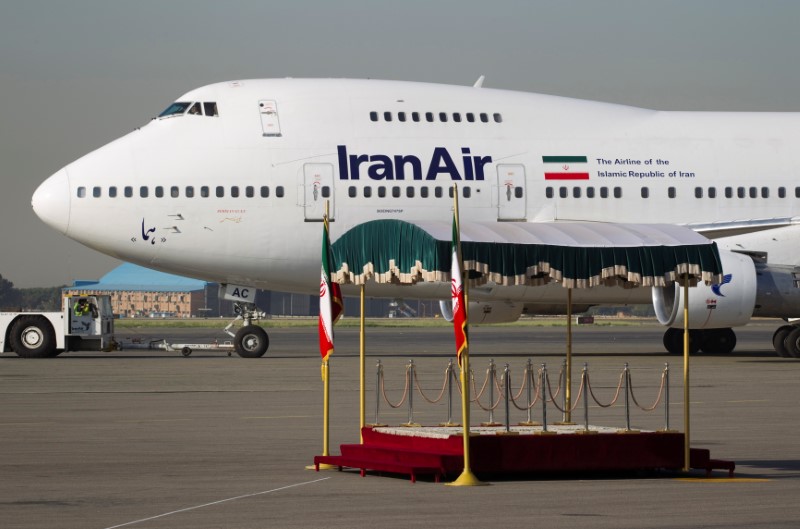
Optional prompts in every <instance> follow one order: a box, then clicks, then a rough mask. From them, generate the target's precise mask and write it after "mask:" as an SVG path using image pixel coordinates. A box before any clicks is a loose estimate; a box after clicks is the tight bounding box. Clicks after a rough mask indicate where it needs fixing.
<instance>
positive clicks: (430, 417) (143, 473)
mask: <svg viewBox="0 0 800 529" xmlns="http://www.w3.org/2000/svg"><path fill="white" fill-rule="evenodd" d="M777 325H778V322H774V321H765V322H759V323H756V324H755V325H750V326H748V327H746V328H744V329H739V330H737V334H738V337H739V345H738V347H737V350H736V352H735V353H734V354H732V355H728V356H708V355H698V356H695V357H692V360H691V374H690V377H691V379H690V388H691V410H692V411H691V438H692V446H695V447H704V448H709V449H711V454H712V457H714V458H718V459H727V460H733V461H735V462H736V465H737V470H736V477H735V478H734V479H728V477H727V473H725V472H717V473H715V474H714V475H713V476H712V478H711V479H707V478H706V477H705V475H704V473H702V472H691V473H690V474H688V475H682V474H674V473H659V474H632V475H631V474H628V475H573V476H529V477H527V478H526V479H505V480H504V479H496V478H494V479H490V480H489V483H490V485H489V486H486V487H450V486H446V485H444V484H437V483H433V482H432V481H425V480H421V481H418V482H417V483H416V484H411V483H410V482H409V480H408V479H407V478H406V477H384V476H377V475H368V476H367V477H365V478H362V477H360V476H359V474H358V472H355V471H345V472H338V471H323V472H319V473H317V472H314V471H313V470H307V469H306V466H307V465H310V464H311V463H312V460H313V457H314V455H318V454H320V453H321V452H322V384H321V380H320V360H319V353H318V349H317V336H316V329H315V328H285V329H272V330H270V337H271V342H272V344H271V348H270V351H269V352H268V353H267V355H266V356H265V357H264V358H261V359H256V360H252V359H242V358H239V357H237V356H235V355H234V356H233V357H228V356H227V354H226V353H224V352H214V351H199V350H197V351H195V352H194V353H193V354H192V355H191V356H190V357H188V358H184V357H183V356H181V355H180V353H177V352H166V351H146V350H145V351H140V350H124V351H121V352H113V353H97V352H86V353H69V354H65V355H62V356H60V357H58V358H56V359H48V360H26V359H20V358H17V357H16V356H15V355H13V354H11V355H4V356H2V357H0V399H2V400H1V402H2V407H0V440H1V441H2V450H0V527H2V528H36V529H46V528H81V529H83V528H98V529H100V528H111V527H132V528H137V529H148V528H149V529H152V528H292V527H302V528H310V527H330V528H339V527H341V528H373V527H390V528H393V527H397V528H409V527H426V528H427V527H464V528H470V527H484V526H497V527H522V526H526V527H527V526H539V527H556V528H558V527H571V528H574V527H593V528H627V527H630V528H644V527H676V528H677V527H768V528H779V527H786V528H789V527H792V528H796V527H798V526H799V525H800V510H798V508H797V506H796V501H797V498H798V497H800V445H799V444H798V441H797V434H798V423H799V422H800V402H799V401H800V399H799V398H798V397H800V391H798V383H799V382H798V379H800V360H790V359H782V358H779V357H777V356H775V354H774V352H772V350H771V345H770V342H771V336H772V332H773V331H774V329H775V328H776V327H777ZM662 333H663V329H661V328H660V327H658V326H656V325H644V326H635V327H579V328H575V336H574V355H575V373H576V374H575V375H574V376H575V379H576V380H577V378H578V376H579V372H580V369H581V367H582V365H583V363H584V362H587V363H588V369H589V371H590V374H591V380H592V386H593V390H594V392H595V395H596V397H597V398H598V400H600V401H610V400H611V398H612V397H613V394H614V392H615V388H616V386H617V382H618V380H619V374H620V370H621V369H622V367H623V365H624V364H625V363H626V362H628V363H629V364H630V369H631V374H632V381H633V386H634V391H635V395H636V397H637V399H638V401H639V403H640V404H642V405H643V406H647V405H649V404H652V402H653V401H654V399H655V396H656V394H657V393H658V386H659V382H660V377H661V373H662V371H663V369H664V365H665V363H667V362H669V364H670V378H671V385H670V389H671V392H670V393H671V402H670V406H669V408H670V420H671V426H672V427H673V428H678V429H682V425H683V413H682V410H683V390H682V375H683V367H682V359H681V358H680V357H672V356H669V355H666V354H664V352H663V348H662V346H661V335H662ZM119 334H120V336H121V337H122V338H130V337H133V336H134V335H136V336H139V337H141V338H144V339H145V341H146V340H148V339H156V338H165V339H168V340H170V341H173V342H182V341H184V342H197V341H203V340H210V339H212V338H214V337H217V338H219V337H220V336H221V335H220V333H219V332H217V331H215V330H207V329H192V330H183V329H163V330H157V331H153V330H141V329H131V330H127V329H126V330H124V331H121V332H120V333H119ZM336 338H337V340H336V345H337V350H336V352H335V353H334V356H333V357H332V359H331V371H332V382H331V427H330V438H331V452H332V453H338V445H339V444H341V443H350V442H357V441H358V332H357V330H356V329H350V328H340V329H337V335H336ZM564 343H565V329H564V328H548V327H543V328H525V327H476V328H473V329H471V344H472V347H471V362H472V367H473V368H474V370H475V376H476V379H477V380H478V385H479V386H480V384H481V382H482V380H483V379H484V376H485V372H486V369H487V367H488V362H489V360H490V359H494V360H495V362H496V363H497V364H498V369H499V370H500V371H502V369H503V367H504V365H505V364H506V363H508V364H509V366H510V369H511V373H512V375H511V380H512V387H514V388H515V389H517V388H519V384H520V378H521V374H522V372H523V369H524V366H525V363H526V362H527V360H528V358H530V359H531V360H532V362H533V364H534V365H536V366H538V365H540V364H541V363H546V364H547V366H548V370H550V371H551V372H556V373H557V372H558V370H559V369H560V365H561V361H562V358H563V352H564ZM367 350H368V355H369V356H368V359H367V419H368V421H370V422H371V421H372V420H373V419H374V412H375V393H376V392H375V372H376V364H377V361H378V360H380V361H381V363H382V365H383V368H384V373H385V380H386V396H387V397H388V398H389V399H390V400H392V401H395V402H396V401H399V400H400V399H401V397H402V394H403V388H404V373H405V369H406V367H405V366H406V365H407V363H408V361H409V359H413V360H414V363H415V366H416V369H417V372H418V378H419V380H420V385H421V386H422V388H423V391H424V393H425V394H426V396H428V397H429V398H430V399H431V400H434V398H435V397H437V396H438V395H439V393H440V391H441V389H442V384H443V379H444V378H443V377H444V372H445V368H446V366H447V362H448V360H449V359H451V358H452V355H453V354H452V351H453V341H452V331H450V330H449V329H446V328H445V329H442V328H391V329H389V328H370V329H368V334H367ZM554 378H555V377H554ZM414 399H415V400H414V408H415V409H414V419H415V420H416V421H417V422H421V423H423V424H437V423H439V422H442V421H443V420H445V419H446V414H447V406H446V404H445V402H444V400H445V399H446V397H444V398H443V400H442V401H440V402H439V403H437V404H428V403H427V402H425V401H424V399H423V398H421V396H420V394H419V393H416V394H415V395H414ZM482 400H484V403H488V400H487V396H486V394H484V396H483V397H482ZM455 409H458V405H457V404H456V406H455ZM581 410H582V408H581ZM549 413H550V415H549V416H550V417H553V416H554V410H553V409H550V410H549ZM472 414H473V421H474V422H480V421H483V420H486V419H487V418H488V414H487V413H486V412H484V411H483V410H481V409H480V408H479V407H477V406H473V411H472ZM524 415H525V414H524V412H521V411H519V410H516V409H512V417H511V420H512V421H519V420H522V419H524ZM576 418H577V419H578V420H581V419H582V411H581V413H580V415H579V416H578V417H576ZM379 419H380V420H381V421H382V422H386V423H389V424H399V423H403V422H406V420H407V419H408V410H407V408H406V407H405V405H403V406H401V407H399V408H397V409H393V408H390V407H389V406H388V405H387V404H386V403H385V402H382V403H381V409H380V415H379ZM495 419H496V420H502V419H503V413H502V412H501V411H500V409H498V411H497V412H496V414H495ZM631 421H632V427H634V428H643V429H655V428H660V427H663V425H664V421H665V415H664V407H663V404H660V405H659V406H658V407H657V408H656V410H654V411H653V412H651V413H645V412H643V411H641V410H639V409H638V408H634V409H632V410H631ZM590 422H591V423H593V424H601V425H605V426H618V427H623V426H624V425H625V416H624V409H623V407H622V406H621V405H619V404H618V405H617V406H615V407H612V408H609V409H604V408H601V407H599V406H597V405H596V404H593V405H592V406H591V408H590Z"/></svg>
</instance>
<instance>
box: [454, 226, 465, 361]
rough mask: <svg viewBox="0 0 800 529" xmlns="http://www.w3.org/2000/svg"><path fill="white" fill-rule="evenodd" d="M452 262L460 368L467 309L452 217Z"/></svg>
mask: <svg viewBox="0 0 800 529" xmlns="http://www.w3.org/2000/svg"><path fill="white" fill-rule="evenodd" d="M451 246H452V250H453V253H452V261H451V266H450V278H451V279H450V296H451V298H452V300H453V329H454V330H455V334H456V357H457V358H458V365H459V366H461V353H462V352H463V351H464V350H466V348H467V308H466V306H465V305H464V284H463V283H462V281H461V259H459V257H460V256H459V254H458V249H459V248H458V247H459V235H458V224H457V223H456V217H455V215H453V240H452V243H451Z"/></svg>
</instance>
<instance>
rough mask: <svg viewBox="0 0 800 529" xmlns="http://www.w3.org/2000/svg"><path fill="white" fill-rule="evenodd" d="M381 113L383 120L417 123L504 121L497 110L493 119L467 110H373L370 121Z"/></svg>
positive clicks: (374, 119) (483, 113)
mask: <svg viewBox="0 0 800 529" xmlns="http://www.w3.org/2000/svg"><path fill="white" fill-rule="evenodd" d="M381 115H382V116H383V121H394V120H395V118H397V121H401V122H406V121H409V118H411V119H410V121H413V122H415V123H419V122H421V121H423V118H424V121H426V122H428V123H434V122H439V123H447V122H448V121H453V122H454V123H461V122H463V121H466V122H467V123H477V122H478V121H480V122H481V123H489V121H494V122H495V123H502V122H503V116H502V114H500V113H499V112H495V113H493V114H492V116H491V120H490V118H489V114H487V113H486V112H479V113H477V114H476V113H474V112H466V113H464V114H462V113H461V112H453V113H450V114H448V113H447V112H424V113H422V112H411V113H410V114H409V113H406V112H397V114H395V113H394V112H377V111H375V110H373V111H372V112H370V113H369V120H370V121H380V117H381Z"/></svg>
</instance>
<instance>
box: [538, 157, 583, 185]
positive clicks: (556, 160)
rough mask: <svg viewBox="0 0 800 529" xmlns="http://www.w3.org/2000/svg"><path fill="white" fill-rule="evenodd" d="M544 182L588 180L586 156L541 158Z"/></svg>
mask: <svg viewBox="0 0 800 529" xmlns="http://www.w3.org/2000/svg"><path fill="white" fill-rule="evenodd" d="M542 164H543V165H544V179H545V180H589V172H588V171H587V169H588V167H589V164H588V160H587V159H586V156H542Z"/></svg>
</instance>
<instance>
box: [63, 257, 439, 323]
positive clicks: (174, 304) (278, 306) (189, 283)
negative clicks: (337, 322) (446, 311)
mask: <svg viewBox="0 0 800 529" xmlns="http://www.w3.org/2000/svg"><path fill="white" fill-rule="evenodd" d="M219 290H220V289H219V284H218V283H211V282H207V281H202V280H199V279H191V278H188V277H183V276H178V275H174V274H167V273H164V272H158V271H155V270H150V269H149V268H144V267H142V266H138V265H134V264H130V263H124V264H122V265H120V266H118V267H117V268H115V269H113V270H112V271H110V272H109V273H107V274H106V275H104V276H103V277H101V278H100V279H99V280H76V281H74V283H73V286H71V287H67V288H65V289H64V291H63V294H64V295H65V296H68V295H70V296H74V295H91V294H105V295H108V296H110V297H111V305H112V307H113V310H114V314H117V315H119V317H120V318H203V317H207V318H211V317H220V316H223V317H233V316H234V315H235V314H234V308H233V303H232V302H230V301H226V300H224V299H223V298H222V296H221V295H220V291H219ZM256 305H258V308H259V310H262V311H264V312H266V313H267V314H269V315H272V316H316V315H317V314H319V297H318V296H316V295H308V294H292V293H289V292H277V291H271V290H259V291H258V293H257V294H256ZM365 309H366V311H365V312H366V316H368V317H377V318H385V317H390V318H401V317H414V316H422V317H431V316H434V315H435V314H438V303H437V302H434V301H417V300H413V301H412V300H409V301H407V302H406V301H403V300H389V299H376V298H371V299H368V300H367V302H366V304H365ZM358 312H359V300H358V298H345V316H352V317H357V316H358Z"/></svg>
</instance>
